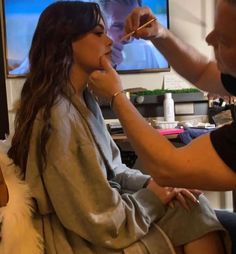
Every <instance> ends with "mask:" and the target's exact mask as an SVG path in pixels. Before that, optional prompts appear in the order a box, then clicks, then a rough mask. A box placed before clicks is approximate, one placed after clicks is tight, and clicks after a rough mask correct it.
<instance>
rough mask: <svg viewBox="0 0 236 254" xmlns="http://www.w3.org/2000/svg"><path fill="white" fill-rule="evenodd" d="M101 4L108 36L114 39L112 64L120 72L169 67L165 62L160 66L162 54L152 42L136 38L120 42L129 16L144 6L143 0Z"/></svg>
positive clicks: (114, 0) (106, 1)
mask: <svg viewBox="0 0 236 254" xmlns="http://www.w3.org/2000/svg"><path fill="white" fill-rule="evenodd" d="M100 4H101V6H102V8H103V10H104V12H105V14H106V17H107V23H108V34H109V36H110V37H111V38H112V39H113V55H112V63H113V65H114V66H115V67H116V69H117V70H118V71H119V70H121V71H123V70H124V71H125V70H144V69H157V68H160V67H161V68H164V67H167V62H165V61H164V64H162V66H160V63H159V60H160V58H161V56H160V53H159V52H158V51H157V50H156V48H155V47H154V46H153V44H152V43H151V42H150V41H146V40H143V39H134V38H132V39H130V40H128V41H122V42H121V41H120V39H121V38H122V37H123V35H124V23H125V19H126V17H127V15H128V14H129V13H130V12H131V11H132V10H133V9H134V8H136V7H139V6H142V1H141V0H101V1H100ZM162 62H163V60H162ZM164 65H166V66H164Z"/></svg>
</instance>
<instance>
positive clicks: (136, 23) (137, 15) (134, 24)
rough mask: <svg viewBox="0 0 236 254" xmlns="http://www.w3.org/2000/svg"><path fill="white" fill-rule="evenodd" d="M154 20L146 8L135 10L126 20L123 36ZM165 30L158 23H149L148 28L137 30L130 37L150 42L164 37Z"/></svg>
mask: <svg viewBox="0 0 236 254" xmlns="http://www.w3.org/2000/svg"><path fill="white" fill-rule="evenodd" d="M153 18H156V17H155V15H154V14H153V13H152V11H151V10H150V9H149V8H148V7H137V8H135V9H134V10H133V11H132V12H131V13H130V14H129V15H128V16H127V18H126V21H125V34H129V33H131V32H133V31H135V30H136V29H137V28H138V27H140V26H141V25H143V24H144V23H146V22H148V21H149V20H151V19H153ZM165 32H166V29H165V28H164V27H163V26H162V25H161V24H160V23H158V21H155V22H152V23H150V24H149V25H148V26H146V27H144V28H142V29H140V30H138V31H137V32H135V33H134V34H133V35H132V36H133V37H135V38H143V39H149V40H152V39H154V38H160V37H162V38H163V37H165Z"/></svg>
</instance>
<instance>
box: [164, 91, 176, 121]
mask: <svg viewBox="0 0 236 254" xmlns="http://www.w3.org/2000/svg"><path fill="white" fill-rule="evenodd" d="M163 108H164V120H165V121H166V122H174V121H175V106H174V100H173V99H172V94H171V93H166V94H165V99H164V102H163Z"/></svg>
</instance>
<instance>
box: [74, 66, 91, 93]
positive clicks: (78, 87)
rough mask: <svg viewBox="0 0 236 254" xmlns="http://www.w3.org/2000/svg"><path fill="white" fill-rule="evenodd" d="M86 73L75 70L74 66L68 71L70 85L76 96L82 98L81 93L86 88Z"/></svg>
mask: <svg viewBox="0 0 236 254" xmlns="http://www.w3.org/2000/svg"><path fill="white" fill-rule="evenodd" d="M88 76H89V75H88V73H86V72H85V71H83V70H82V69H79V68H76V67H75V66H72V67H71V70H70V81H71V85H72V86H73V88H74V89H75V92H76V94H77V95H78V96H79V97H81V98H83V96H82V95H83V91H84V89H85V88H86V85H87V83H88Z"/></svg>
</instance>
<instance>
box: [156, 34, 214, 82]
mask: <svg viewBox="0 0 236 254" xmlns="http://www.w3.org/2000/svg"><path fill="white" fill-rule="evenodd" d="M152 42H153V44H154V45H155V46H156V47H157V48H158V50H159V51H160V52H161V53H162V54H163V55H164V56H165V57H166V58H167V59H168V62H169V63H170V65H171V66H172V67H173V68H174V69H175V70H176V71H177V72H178V73H179V74H180V75H182V76H183V77H185V78H186V79H187V80H189V81H190V82H191V83H193V84H194V83H196V82H197V81H198V80H199V78H200V76H201V75H202V73H203V72H204V69H205V68H206V66H207V65H208V63H209V60H208V59H207V58H206V57H205V56H204V55H202V54H201V53H199V52H198V51H197V50H195V49H194V48H193V47H192V46H190V45H188V44H187V43H185V42H183V41H181V40H180V39H179V38H177V37H176V36H175V35H174V34H173V33H172V32H170V31H169V30H165V37H164V38H156V39H154V40H153V41H152Z"/></svg>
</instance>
